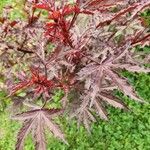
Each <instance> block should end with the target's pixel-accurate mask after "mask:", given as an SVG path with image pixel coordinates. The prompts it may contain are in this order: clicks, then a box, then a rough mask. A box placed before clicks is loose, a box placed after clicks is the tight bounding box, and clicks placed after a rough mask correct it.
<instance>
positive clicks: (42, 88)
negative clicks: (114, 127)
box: [0, 0, 150, 150]
mask: <svg viewBox="0 0 150 150" xmlns="http://www.w3.org/2000/svg"><path fill="white" fill-rule="evenodd" d="M149 6H150V1H149V0H134V1H132V0H126V1H124V0H87V1H84V0H73V1H69V0H57V1H56V0H26V1H25V4H24V13H25V14H26V18H25V19H24V20H22V21H18V20H14V21H10V20H9V18H8V17H7V15H5V16H4V17H2V18H0V24H1V25H0V34H1V36H0V37H1V38H0V44H1V51H0V58H1V59H2V60H3V61H2V62H1V63H0V65H1V66H2V69H3V72H4V74H3V75H4V76H5V77H6V79H7V80H6V85H8V87H7V89H8V91H9V94H8V95H9V96H10V97H11V98H12V99H13V98H14V97H15V98H16V97H17V99H19V98H20V97H19V95H18V92H19V91H25V92H26V94H25V96H22V98H23V99H24V100H23V106H24V110H25V111H26V112H23V113H20V112H19V113H17V114H16V115H14V117H13V118H14V119H16V120H21V121H23V126H22V128H21V129H20V131H19V133H18V138H17V144H16V150H22V149H23V145H24V140H25V138H26V137H27V135H28V134H30V133H32V136H33V139H34V140H35V149H37V150H45V149H46V137H45V128H47V129H49V130H50V131H51V132H52V133H53V134H54V136H56V137H58V138H59V139H60V140H62V141H63V142H65V143H66V144H67V142H66V140H65V137H64V135H63V133H62V132H61V131H60V129H59V127H58V125H57V124H56V123H54V121H53V120H52V119H53V117H54V116H60V115H61V114H60V112H61V113H62V114H63V112H69V115H70V114H71V116H72V117H75V118H77V120H78V122H79V123H81V122H82V123H83V124H84V125H85V127H86V128H87V130H88V131H89V132H90V124H91V123H92V122H95V121H96V120H97V117H100V118H101V119H104V120H108V113H107V109H106V106H107V105H111V106H113V107H115V108H119V109H125V110H127V109H128V107H127V105H126V104H125V103H124V102H123V101H121V100H120V99H119V98H118V97H116V96H115V95H114V89H119V90H120V91H122V92H123V93H124V94H125V95H126V96H129V97H130V98H131V99H133V100H135V101H138V102H144V100H143V99H142V98H140V97H139V96H138V95H137V93H136V91H135V89H134V87H132V86H131V85H130V84H129V82H128V80H127V79H126V78H124V77H122V76H121V74H120V71H122V70H128V71H131V72H136V73H140V72H143V73H149V72H150V69H149V68H148V67H147V68H146V67H145V66H144V64H143V63H142V62H143V61H144V62H145V63H147V62H148V61H149V54H147V55H145V54H144V53H143V54H142V55H141V54H140V53H138V52H137V51H136V50H135V47H136V46H137V45H140V46H141V47H144V46H145V45H147V46H149V45H150V34H149V28H148V26H145V25H144V24H143V21H142V15H141V13H142V12H144V11H145V10H146V9H147V8H148V7H149ZM6 11H7V10H6ZM146 61H147V62H146ZM57 90H62V91H63V95H62V97H61V100H60V102H61V108H60V109H56V108H52V107H51V102H53V98H52V97H53V95H54V93H55V91H57ZM71 94H72V95H74V97H72V98H71V99H70V98H69V97H70V95H71ZM16 106H17V107H18V105H16ZM17 110H18V109H17ZM21 110H22V109H20V111H21ZM62 110H63V111H62Z"/></svg>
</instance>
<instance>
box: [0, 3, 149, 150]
mask: <svg viewBox="0 0 150 150" xmlns="http://www.w3.org/2000/svg"><path fill="white" fill-rule="evenodd" d="M6 5H7V6H8V5H9V6H10V5H12V6H13V7H14V8H13V9H12V11H11V13H10V18H11V19H12V20H14V19H22V18H24V17H25V15H24V13H23V11H22V8H23V0H0V16H1V15H2V13H3V8H4V7H5V6H6ZM141 16H143V19H145V21H146V24H147V26H148V27H150V10H147V11H145V12H144V13H142V14H141ZM137 51H139V52H141V51H142V52H146V53H150V46H146V47H144V48H141V47H140V46H139V47H137ZM147 65H148V66H150V64H147ZM0 71H1V70H0ZM122 75H123V76H125V77H127V78H128V80H129V82H130V84H132V85H133V86H134V88H135V89H136V91H137V93H138V94H139V95H140V96H141V97H142V98H143V99H144V100H145V101H148V102H150V74H143V73H140V74H136V73H135V74H133V73H130V72H127V71H124V72H122ZM1 84H3V78H2V77H0V85H1ZM115 94H116V95H117V96H118V97H120V98H121V99H122V100H123V101H125V102H126V104H127V105H128V106H129V109H130V110H129V111H128V112H125V111H122V110H118V109H115V108H112V107H109V106H108V112H109V118H110V120H109V121H108V122H106V121H102V120H100V119H99V120H98V122H97V123H95V124H93V125H92V130H91V134H88V133H87V132H86V130H85V129H84V128H83V127H82V126H80V127H79V128H78V127H77V124H76V121H74V120H71V121H69V120H68V119H67V118H66V117H62V118H59V119H57V120H56V121H57V122H59V123H60V124H61V128H62V129H63V131H64V132H65V135H66V139H67V140H68V143H69V145H68V146H67V145H65V144H63V143H61V142H60V141H59V140H57V139H55V138H54V137H51V135H49V134H47V138H48V141H47V142H48V146H47V149H48V150H150V105H149V104H140V103H136V102H134V101H132V100H129V98H128V97H125V96H124V95H123V94H122V93H121V92H119V91H115ZM61 96H62V93H61V92H60V91H58V92H56V94H55V96H54V97H53V99H54V103H53V104H52V106H53V107H59V105H60V101H59V100H60V97H61ZM10 104H11V100H10V99H9V98H7V95H6V93H5V91H0V150H14V146H15V142H16V135H17V132H18V130H19V127H20V124H19V123H18V122H16V121H13V120H11V119H10V113H9V107H10ZM32 142H33V141H32V139H31V137H30V136H29V137H28V138H27V139H26V143H25V144H26V145H25V150H34V146H33V143H32Z"/></svg>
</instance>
